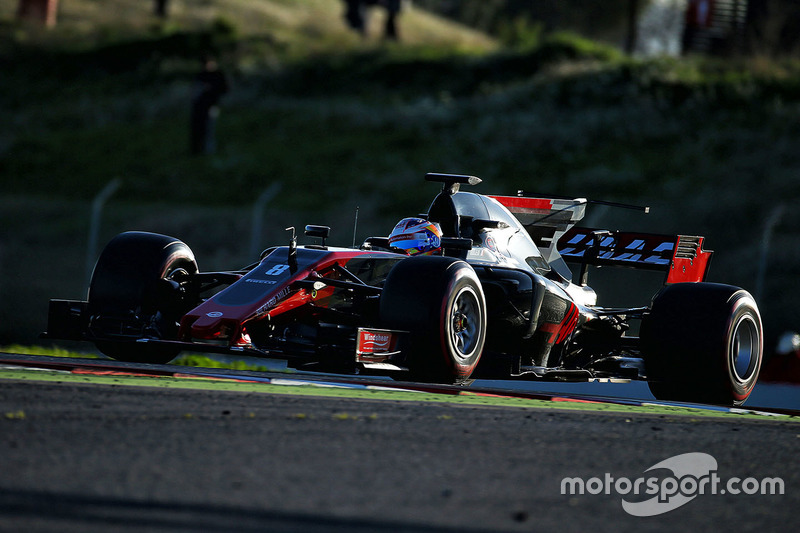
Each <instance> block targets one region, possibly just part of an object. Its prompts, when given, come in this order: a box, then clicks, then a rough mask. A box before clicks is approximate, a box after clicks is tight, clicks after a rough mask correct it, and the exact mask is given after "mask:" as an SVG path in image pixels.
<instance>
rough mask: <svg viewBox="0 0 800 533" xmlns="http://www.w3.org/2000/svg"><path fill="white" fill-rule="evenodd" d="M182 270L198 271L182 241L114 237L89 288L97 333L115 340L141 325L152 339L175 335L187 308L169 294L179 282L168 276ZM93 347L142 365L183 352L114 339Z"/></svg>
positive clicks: (149, 236)
mask: <svg viewBox="0 0 800 533" xmlns="http://www.w3.org/2000/svg"><path fill="white" fill-rule="evenodd" d="M178 272H181V273H186V274H194V273H196V272H197V262H196V261H195V258H194V254H193V253H192V251H191V249H190V248H189V247H188V246H187V245H186V244H184V243H183V242H181V241H179V240H178V239H175V238H173V237H168V236H166V235H159V234H156V233H145V232H133V231H132V232H126V233H121V234H119V235H117V236H116V237H114V239H112V240H111V242H109V243H108V245H107V246H106V247H105V248H104V249H103V251H102V253H101V254H100V258H99V259H98V260H97V263H96V265H95V267H94V272H93V273H92V279H91V282H90V284H89V295H88V301H89V314H90V315H91V316H92V320H93V327H94V331H93V333H95V334H96V335H97V336H98V337H103V336H107V337H111V336H112V335H115V334H117V335H119V334H120V333H125V332H127V330H123V327H125V326H133V327H134V328H135V327H136V326H139V327H141V329H142V331H143V332H145V331H146V332H147V336H150V337H153V336H156V337H161V338H167V337H169V336H170V334H175V333H177V324H176V322H177V321H178V320H179V319H180V315H181V314H182V311H184V309H182V307H183V306H182V304H181V302H180V300H179V299H178V298H177V297H176V296H175V295H174V294H171V291H170V289H171V288H173V287H174V286H175V285H177V284H176V283H174V282H172V281H169V278H170V277H172V276H173V275H175V274H176V273H178ZM175 292H176V293H177V291H175ZM95 344H96V345H97V348H98V349H99V350H100V351H101V352H103V353H104V354H105V355H107V356H109V357H111V358H114V359H117V360H120V361H132V362H141V363H167V362H169V361H171V360H172V359H174V358H175V356H177V355H178V353H179V352H180V349H178V348H175V347H172V346H155V345H151V346H148V345H147V344H146V343H131V342H119V341H115V340H107V341H106V340H98V341H97V342H96V343H95Z"/></svg>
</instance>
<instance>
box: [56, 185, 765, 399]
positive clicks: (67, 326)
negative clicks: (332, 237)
mask: <svg viewBox="0 0 800 533" xmlns="http://www.w3.org/2000/svg"><path fill="white" fill-rule="evenodd" d="M426 179H427V180H428V181H435V182H440V183H442V190H441V192H440V193H439V194H438V195H437V196H436V197H435V199H434V200H433V202H432V204H431V205H430V208H429V209H428V211H427V213H425V214H424V215H420V216H418V217H415V218H410V219H404V220H403V221H401V222H400V223H399V224H398V225H397V227H395V229H394V231H393V232H392V234H391V235H390V236H389V237H371V238H368V239H367V240H366V241H365V242H364V243H363V244H362V245H361V246H360V247H359V248H357V249H355V248H352V249H351V248H335V247H330V246H327V245H326V242H325V241H326V239H327V237H328V233H329V228H327V227H325V226H307V227H306V231H305V234H306V235H307V236H310V237H315V238H317V239H319V242H320V244H310V245H305V246H298V245H297V239H296V237H295V236H294V231H293V228H290V229H292V237H291V238H290V240H289V243H288V245H286V246H276V247H272V248H268V249H266V250H264V252H263V253H262V254H261V258H260V260H259V261H257V262H255V263H253V264H251V265H249V266H247V267H245V268H242V269H239V270H231V271H226V272H201V271H200V270H199V269H198V266H197V262H196V261H195V257H194V255H193V253H192V251H191V250H190V249H189V247H188V246H187V245H186V244H184V243H183V242H181V241H180V240H178V239H175V238H173V237H168V236H165V235H159V234H153V233H142V232H127V233H122V234H120V235H118V236H117V237H115V238H114V239H113V240H112V241H111V242H110V243H109V244H108V245H107V246H106V247H105V249H104V250H103V252H102V253H101V255H100V257H99V259H98V261H97V264H96V266H95V269H94V273H93V275H92V279H91V283H90V287H89V293H88V298H87V300H86V301H71V300H51V302H50V309H49V317H48V318H49V319H48V332H47V333H46V334H45V335H46V336H47V337H50V338H59V339H69V340H86V341H91V342H94V343H95V344H96V346H97V347H98V348H99V349H100V350H101V351H102V352H103V353H105V354H106V355H108V356H110V357H113V358H115V359H119V360H123V361H138V362H151V363H163V362H168V361H170V360H171V359H173V358H174V357H176V356H177V355H178V353H179V352H181V351H182V350H191V351H215V352H224V353H229V354H247V355H255V356H261V357H269V358H279V359H285V360H287V361H288V364H289V365H290V366H292V367H296V368H304V369H310V370H314V369H318V370H323V369H324V370H337V371H348V372H384V373H390V374H392V375H394V376H397V377H402V378H404V379H414V380H419V381H427V382H442V383H465V382H467V381H468V380H470V379H471V378H476V377H494V378H497V377H504V378H511V377H526V378H531V379H553V380H588V379H595V378H609V377H611V378H614V377H616V378H628V379H646V380H647V381H648V383H649V386H650V389H651V390H652V392H653V394H654V395H655V396H656V397H657V398H659V399H665V400H676V401H700V402H708V403H720V404H734V405H738V404H741V403H742V402H744V401H745V399H746V398H747V397H748V395H749V394H750V392H751V390H752V389H753V386H754V385H755V382H756V379H757V378H758V374H759V369H760V366H761V360H762V353H763V341H762V338H763V333H762V324H761V318H760V315H759V311H758V307H757V305H756V302H755V301H754V300H753V298H752V296H750V294H749V293H748V292H747V291H745V290H742V289H740V288H738V287H733V286H729V285H722V284H717V283H707V282H705V281H704V280H705V279H706V274H707V271H708V267H709V263H710V259H711V252H709V251H705V250H703V238H702V237H694V236H684V235H654V234H644V233H629V232H619V231H606V230H595V229H589V228H584V227H577V226H576V223H577V222H578V221H580V220H581V219H582V218H583V216H584V213H585V210H586V206H587V204H588V203H589V202H588V201H587V200H586V199H582V198H577V199H564V198H542V197H529V196H526V195H525V194H524V193H520V194H519V195H518V196H489V195H481V194H475V193H471V192H464V191H460V187H461V185H464V184H469V185H476V184H477V183H479V182H480V180H479V179H478V178H476V177H473V176H462V175H452V174H428V175H427V176H426ZM628 207H630V206H628ZM567 262H570V263H574V265H573V267H574V268H575V273H574V274H573V271H572V270H571V269H570V267H569V266H568V265H567ZM592 266H618V267H629V268H634V269H644V270H652V271H656V272H662V273H663V275H664V282H663V286H662V287H661V288H660V290H658V292H657V293H656V294H655V295H654V297H653V298H652V301H650V302H645V303H644V304H643V305H641V306H640V307H634V308H606V307H601V306H598V305H597V294H596V293H595V291H594V290H593V289H591V288H590V287H589V286H588V285H587V276H588V272H589V268H590V267H592ZM573 277H576V278H577V279H576V280H575V281H573ZM632 324H633V325H637V326H638V328H634V330H631V329H630V327H631V325H632ZM636 329H638V335H637V336H633V335H630V332H631V331H635V330H636Z"/></svg>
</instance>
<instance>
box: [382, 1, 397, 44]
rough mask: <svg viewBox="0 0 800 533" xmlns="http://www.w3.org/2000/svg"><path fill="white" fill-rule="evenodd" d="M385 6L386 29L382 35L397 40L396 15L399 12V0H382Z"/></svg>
mask: <svg viewBox="0 0 800 533" xmlns="http://www.w3.org/2000/svg"><path fill="white" fill-rule="evenodd" d="M383 4H384V6H385V7H386V29H385V32H384V36H385V37H386V38H387V39H391V40H393V41H396V40H397V15H399V14H400V0H384V2H383Z"/></svg>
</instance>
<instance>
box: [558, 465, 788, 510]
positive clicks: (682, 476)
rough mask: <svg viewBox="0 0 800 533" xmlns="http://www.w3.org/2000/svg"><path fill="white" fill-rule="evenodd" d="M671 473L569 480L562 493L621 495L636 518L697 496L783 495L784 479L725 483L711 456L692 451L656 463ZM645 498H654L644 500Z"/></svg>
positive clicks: (751, 479) (567, 478)
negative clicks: (632, 477)
mask: <svg viewBox="0 0 800 533" xmlns="http://www.w3.org/2000/svg"><path fill="white" fill-rule="evenodd" d="M659 469H661V470H669V471H671V472H672V475H667V476H663V475H650V476H644V475H643V476H640V477H638V478H636V479H629V478H626V477H620V478H615V477H614V476H612V475H611V474H609V473H606V474H605V475H604V476H603V477H602V478H601V477H592V478H589V479H586V480H584V479H582V478H579V477H566V478H564V479H562V480H561V494H562V495H568V496H575V495H583V494H591V495H598V494H618V495H620V496H622V497H623V498H622V508H623V509H624V510H625V512H627V513H628V514H630V515H633V516H656V515H660V514H663V513H666V512H669V511H672V510H674V509H677V508H678V507H681V506H682V505H685V504H687V503H689V502H690V501H692V500H693V499H695V498H696V497H697V496H703V495H718V494H733V495H742V494H744V495H754V494H766V495H782V494H783V493H784V483H783V479H781V478H779V477H765V478H762V479H760V480H759V479H756V478H754V477H747V478H744V479H741V478H738V477H731V478H729V479H727V480H723V479H722V478H720V477H719V475H717V460H716V459H714V457H712V456H710V455H708V454H707V453H700V452H692V453H684V454H681V455H676V456H674V457H670V458H669V459H665V460H663V461H661V462H659V463H656V464H654V465H653V466H651V467H650V468H648V469H647V470H645V473H647V472H650V471H652V470H659ZM644 496H651V498H648V499H642V498H643V497H644Z"/></svg>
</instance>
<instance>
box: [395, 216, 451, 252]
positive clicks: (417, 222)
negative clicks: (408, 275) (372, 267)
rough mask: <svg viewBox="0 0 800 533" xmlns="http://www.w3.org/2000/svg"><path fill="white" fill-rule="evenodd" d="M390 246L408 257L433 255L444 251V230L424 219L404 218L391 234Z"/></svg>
mask: <svg viewBox="0 0 800 533" xmlns="http://www.w3.org/2000/svg"><path fill="white" fill-rule="evenodd" d="M389 245H390V246H391V247H392V248H397V249H399V250H402V251H403V252H405V253H406V254H408V255H433V254H437V253H440V252H441V250H442V228H441V227H440V226H439V224H437V223H436V222H430V221H428V220H424V219H422V218H413V217H412V218H404V219H403V220H401V221H400V222H398V223H397V225H396V226H395V227H394V229H393V230H392V232H391V233H390V234H389Z"/></svg>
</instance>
